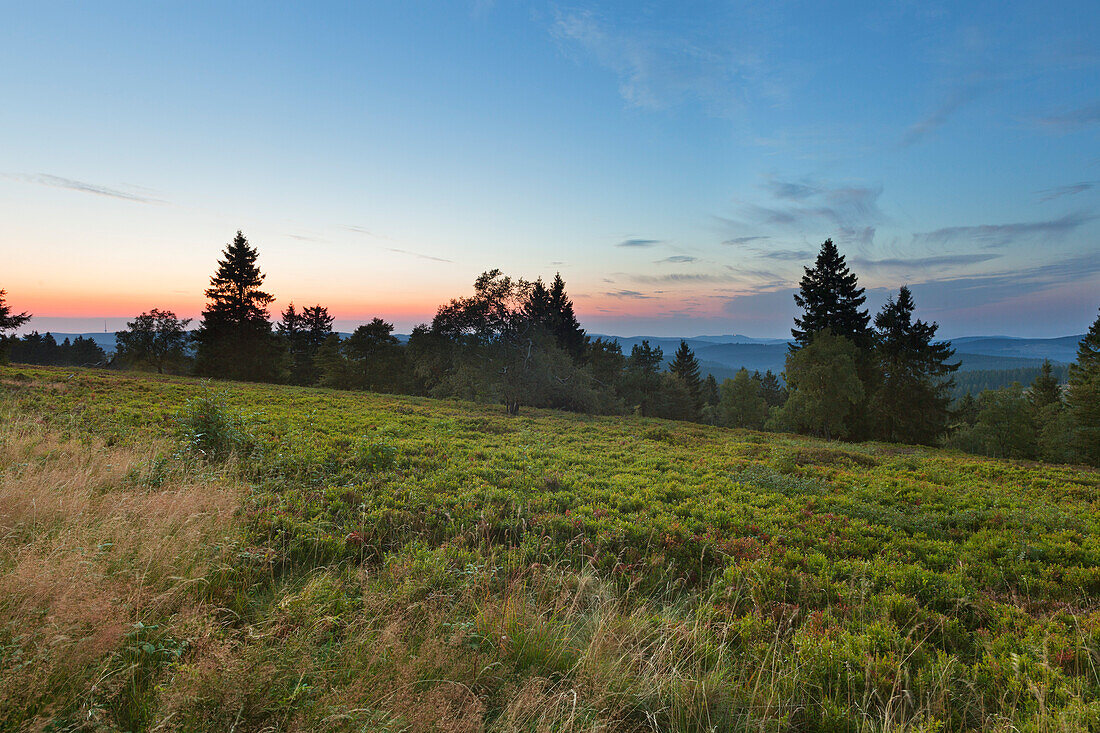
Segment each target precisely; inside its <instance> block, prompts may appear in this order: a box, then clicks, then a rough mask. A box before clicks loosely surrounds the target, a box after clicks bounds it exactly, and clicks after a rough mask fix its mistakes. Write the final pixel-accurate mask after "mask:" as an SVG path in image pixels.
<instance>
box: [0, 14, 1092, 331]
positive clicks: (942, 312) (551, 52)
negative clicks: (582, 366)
mask: <svg viewBox="0 0 1100 733" xmlns="http://www.w3.org/2000/svg"><path fill="white" fill-rule="evenodd" d="M0 20H2V22H0V98H2V99H3V100H4V104H3V105H0V140H2V141H3V145H2V146H0V254H2V256H3V259H4V261H5V265H4V267H3V270H2V271H0V287H3V288H5V289H7V291H8V298H9V300H10V301H11V302H12V304H13V305H15V306H17V307H18V308H19V309H20V310H23V309H29V310H31V311H32V312H34V313H35V314H36V316H38V317H37V318H36V320H35V321H34V322H32V324H31V325H32V327H37V328H40V329H43V330H44V329H46V328H53V329H55V330H85V329H89V330H90V329H93V328H96V324H101V323H102V322H103V320H104V319H107V320H108V325H109V327H111V328H114V327H116V326H119V325H121V323H122V322H123V321H125V319H126V317H127V316H132V315H134V314H136V313H138V312H140V311H142V310H146V309H148V308H152V307H170V308H174V309H175V310H177V311H178V312H180V313H181V314H185V315H190V316H194V315H197V314H198V311H199V310H200V309H201V306H202V297H201V292H202V289H203V288H204V287H205V285H206V280H207V278H208V277H209V275H210V273H211V272H212V270H213V267H214V263H215V260H216V258H217V256H218V252H219V250H220V249H221V247H223V246H224V244H225V243H226V242H227V241H228V240H229V239H231V237H232V235H233V233H234V231H235V230H236V229H238V228H240V229H243V230H244V232H245V234H246V235H247V236H248V237H249V238H250V239H251V240H252V242H253V243H254V244H255V245H257V246H258V248H259V249H260V252H261V266H262V267H263V268H264V270H265V271H266V272H267V273H268V280H267V285H268V287H269V289H270V290H271V291H272V292H273V293H274V294H275V295H276V296H277V297H278V301H277V302H276V307H277V308H281V307H283V306H285V305H286V304H287V303H288V302H290V301H294V302H295V303H298V304H300V305H301V304H310V303H314V302H320V303H323V304H327V305H329V306H330V308H331V309H332V310H333V311H334V312H335V313H336V314H337V315H338V317H339V319H340V324H341V325H342V326H345V327H347V326H351V325H354V324H355V323H357V322H361V321H362V320H365V319H369V318H370V317H373V316H375V315H380V316H382V317H385V318H388V319H390V320H393V321H395V322H396V324H397V326H398V328H399V330H407V329H408V328H409V327H411V325H412V324H413V323H415V322H419V321H423V320H428V319H430V317H431V315H432V313H433V311H434V308H435V306H436V305H438V304H439V303H441V302H444V301H445V300H447V299H449V298H451V297H455V296H458V295H462V294H464V293H466V292H467V291H468V289H469V285H470V283H471V282H472V281H473V279H474V277H475V276H476V275H477V274H478V273H479V272H480V271H482V270H485V269H488V268H491V267H500V268H502V269H504V270H505V271H507V272H509V273H512V274H515V275H519V276H525V277H528V278H534V277H536V276H540V275H541V276H543V277H552V276H553V274H554V272H555V271H561V273H562V275H563V276H564V277H565V279H566V281H567V283H568V285H569V289H570V291H571V293H572V294H573V296H574V298H575V300H576V304H577V308H578V311H579V313H580V315H581V318H582V321H583V322H584V324H585V325H586V326H587V327H588V328H589V329H590V330H593V331H597V332H605V333H608V332H609V333H617V334H622V335H631V334H639V333H644V334H655V335H696V334H704V333H711V334H715V333H745V334H748V335H754V336H782V335H786V334H787V331H788V329H789V327H790V319H791V317H792V316H793V314H794V306H793V302H792V299H791V292H792V289H793V288H794V287H796V284H797V280H798V277H799V276H800V274H801V271H802V270H801V268H802V266H804V265H806V264H809V263H810V261H811V260H812V258H813V256H814V253H815V252H816V250H817V248H818V246H819V245H820V243H821V241H822V240H824V239H825V238H826V237H832V238H833V239H834V241H836V242H837V243H838V244H839V246H840V248H841V250H842V251H843V252H844V253H845V254H846V255H847V257H848V259H849V262H850V264H851V265H852V267H853V269H854V270H855V271H856V272H857V273H858V274H859V276H860V279H861V283H862V284H864V285H866V286H867V287H868V290H869V296H870V302H871V304H872V306H877V305H878V304H880V303H881V302H882V301H883V300H884V299H885V297H886V295H887V294H888V293H890V292H892V291H896V289H897V287H899V286H900V285H903V284H909V285H911V286H912V288H913V290H914V293H915V295H916V299H917V306H918V309H919V311H920V314H921V315H922V316H923V317H925V318H929V319H935V320H937V321H938V322H939V323H940V324H941V333H942V334H944V335H945V336H958V335H964V334H974V333H1002V334H1009V335H1020V336H1056V335H1065V334H1070V333H1080V332H1083V331H1084V330H1085V329H1086V328H1087V327H1088V325H1089V323H1091V321H1092V320H1093V318H1094V317H1095V315H1096V311H1097V306H1098V305H1100V239H1098V236H1100V220H1098V218H1097V217H1098V215H1100V42H1098V41H1097V37H1098V31H1100V6H1098V5H1097V4H1096V3H1084V2H1081V3H1060V4H1058V5H1057V7H1054V8H1051V7H1049V6H1048V5H1047V4H1041V3H1037V2H1036V3H1011V4H1006V3H943V4H936V3H927V2H925V3H908V2H899V3H883V2H879V3H828V4H823V3H788V2H769V3H714V2H709V3H695V2H676V3H581V4H558V3H542V2H520V1H515V2H511V1H509V0H497V2H487V1H485V0H481V1H480V2H453V3H429V2H401V3H398V2H394V3H340V4H336V3H324V2H317V3H309V4H306V3H300V4H290V3H251V4H249V3H208V2H186V3H184V2H178V3H167V2H166V3H147V2H141V3H137V2H135V3H113V2H99V3H60V2H35V3H9V2H3V3H0Z"/></svg>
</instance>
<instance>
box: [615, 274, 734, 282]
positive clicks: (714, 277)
mask: <svg viewBox="0 0 1100 733" xmlns="http://www.w3.org/2000/svg"><path fill="white" fill-rule="evenodd" d="M631 279H632V280H634V282H639V283H647V284H650V285H658V284H662V283H665V284H667V283H728V282H737V281H738V280H739V278H738V277H736V276H735V275H732V274H724V273H693V272H673V273H669V274H667V275H632V276H631Z"/></svg>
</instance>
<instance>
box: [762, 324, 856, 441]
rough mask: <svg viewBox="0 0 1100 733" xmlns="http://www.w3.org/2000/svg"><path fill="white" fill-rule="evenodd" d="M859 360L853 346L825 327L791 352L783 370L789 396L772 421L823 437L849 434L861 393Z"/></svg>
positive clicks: (788, 427)
mask: <svg viewBox="0 0 1100 733" xmlns="http://www.w3.org/2000/svg"><path fill="white" fill-rule="evenodd" d="M858 360H859V352H858V351H857V349H856V347H855V345H854V344H853V343H852V342H851V341H849V340H848V339H847V338H845V337H843V336H835V335H833V333H832V332H831V331H829V330H828V329H826V330H824V331H821V332H819V333H818V334H817V335H815V336H814V337H813V340H812V341H810V342H809V344H808V345H807V346H804V347H803V348H801V349H798V350H797V351H794V352H792V353H791V354H790V355H789V356H788V357H787V370H786V372H785V374H786V378H787V387H788V388H789V389H790V397H789V398H788V399H787V403H786V404H785V405H784V406H783V408H782V410H781V411H780V413H779V414H778V415H777V417H776V420H775V421H773V424H777V426H778V427H780V428H786V429H791V430H796V431H799V432H807V433H809V434H810V435H818V436H821V437H824V438H843V437H845V436H846V435H848V434H849V432H851V430H852V428H851V419H850V416H851V415H853V414H854V413H855V411H856V410H857V408H858V406H859V405H860V404H861V403H862V402H863V396H864V393H863V384H862V382H861V381H860V379H859V373H858V371H857V363H858Z"/></svg>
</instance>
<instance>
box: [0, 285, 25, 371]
mask: <svg viewBox="0 0 1100 733" xmlns="http://www.w3.org/2000/svg"><path fill="white" fill-rule="evenodd" d="M6 294H7V292H6V291H5V290H3V289H0V364H7V363H8V353H9V349H10V344H9V342H8V331H15V330H16V329H17V328H19V327H20V326H22V325H23V324H24V323H26V322H27V321H29V320H30V319H31V314H30V313H12V310H11V306H9V305H8V304H7V302H6V301H5V300H4V296H5V295H6Z"/></svg>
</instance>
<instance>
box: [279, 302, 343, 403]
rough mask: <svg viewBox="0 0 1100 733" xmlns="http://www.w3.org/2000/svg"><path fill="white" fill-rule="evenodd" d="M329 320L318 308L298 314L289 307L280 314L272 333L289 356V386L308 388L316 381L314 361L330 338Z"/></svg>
mask: <svg viewBox="0 0 1100 733" xmlns="http://www.w3.org/2000/svg"><path fill="white" fill-rule="evenodd" d="M332 322H333V318H332V316H331V315H329V312H328V309H327V308H325V307H324V306H322V305H314V306H307V307H306V308H303V309H302V311H301V313H299V312H297V311H296V310H295V309H294V304H293V303H291V304H290V305H288V306H287V307H286V310H284V311H283V314H282V320H281V321H280V322H279V324H278V326H276V332H277V333H278V334H279V336H280V337H282V338H283V340H284V341H285V342H286V345H287V350H288V353H289V356H290V383H291V384H302V385H311V384H316V383H317V380H318V379H319V378H320V376H321V375H320V373H319V372H318V369H317V366H316V364H315V360H316V358H317V353H318V351H320V349H321V346H322V345H323V344H324V343H325V340H326V339H328V337H329V336H330V335H332Z"/></svg>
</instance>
